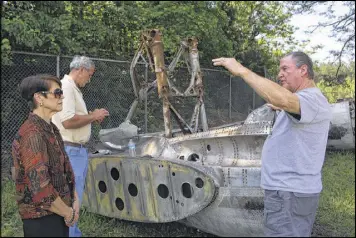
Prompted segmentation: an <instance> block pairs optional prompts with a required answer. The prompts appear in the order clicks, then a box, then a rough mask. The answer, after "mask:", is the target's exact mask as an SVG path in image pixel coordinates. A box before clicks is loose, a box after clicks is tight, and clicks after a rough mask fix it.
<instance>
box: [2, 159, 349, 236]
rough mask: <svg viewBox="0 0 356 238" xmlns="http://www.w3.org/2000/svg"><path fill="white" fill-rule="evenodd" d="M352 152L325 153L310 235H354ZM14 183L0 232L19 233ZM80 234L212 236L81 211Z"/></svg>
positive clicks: (7, 191) (5, 196)
mask: <svg viewBox="0 0 356 238" xmlns="http://www.w3.org/2000/svg"><path fill="white" fill-rule="evenodd" d="M354 157H355V153H340V152H339V153H336V152H334V153H328V154H327V156H326V160H325V164H324V167H323V187H324V188H323V191H322V193H321V198H320V202H319V209H318V213H317V217H316V221H315V225H314V229H313V233H312V236H314V237H315V236H327V237H330V236H331V237H355V158H354ZM14 193H15V188H14V184H13V182H11V181H2V186H1V196H2V199H1V207H2V209H1V217H2V219H1V236H7V237H18V236H23V232H22V222H21V220H20V217H19V215H18V212H17V205H16V203H15V201H14V198H13V195H14ZM79 227H80V229H81V230H82V233H83V236H84V237H89V236H90V237H95V236H101V237H113V236H115V237H117V236H121V237H152V236H153V237H165V236H170V237H185V236H188V237H212V236H213V235H211V234H207V233H204V232H201V231H199V230H197V229H194V228H190V227H187V226H184V225H182V224H180V223H177V222H171V223H164V224H144V223H137V222H129V221H122V220H117V219H111V218H107V217H104V216H100V215H95V214H93V213H90V212H87V211H85V210H84V209H83V210H82V211H81V217H80V222H79Z"/></svg>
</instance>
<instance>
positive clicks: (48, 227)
mask: <svg viewBox="0 0 356 238" xmlns="http://www.w3.org/2000/svg"><path fill="white" fill-rule="evenodd" d="M22 222H23V232H24V236H25V237H69V227H68V226H66V224H65V222H64V219H63V217H61V216H59V215H57V214H52V215H48V216H44V217H40V218H35V219H23V220H22Z"/></svg>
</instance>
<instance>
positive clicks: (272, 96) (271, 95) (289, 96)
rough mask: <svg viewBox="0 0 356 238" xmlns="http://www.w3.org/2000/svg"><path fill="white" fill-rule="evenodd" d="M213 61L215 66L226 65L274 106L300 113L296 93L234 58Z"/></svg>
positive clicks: (232, 72)
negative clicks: (258, 73)
mask: <svg viewBox="0 0 356 238" xmlns="http://www.w3.org/2000/svg"><path fill="white" fill-rule="evenodd" d="M213 63H214V66H224V67H225V68H226V69H227V70H229V71H230V73H231V74H233V75H235V76H239V77H241V78H242V79H243V80H244V81H245V82H246V83H247V84H248V85H250V87H251V88H253V89H254V90H255V91H256V93H257V94H258V95H259V96H260V97H262V98H263V99H264V100H265V101H266V102H268V103H270V104H272V105H273V106H274V107H277V108H280V109H282V110H285V111H287V112H291V113H295V114H298V115H300V103H299V98H298V96H297V95H296V94H294V93H292V92H290V91H288V90H287V89H285V88H283V87H282V86H280V85H278V84H277V83H275V82H273V81H271V80H269V79H266V78H264V77H261V76H259V75H257V74H255V73H254V72H252V71H251V70H249V69H247V68H245V67H244V66H242V65H241V64H240V63H238V62H237V61H236V60H235V59H234V58H218V59H213Z"/></svg>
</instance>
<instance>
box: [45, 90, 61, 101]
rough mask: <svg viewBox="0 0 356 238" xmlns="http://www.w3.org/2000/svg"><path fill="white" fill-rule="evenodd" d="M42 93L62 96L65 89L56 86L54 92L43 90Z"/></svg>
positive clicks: (56, 96)
mask: <svg viewBox="0 0 356 238" xmlns="http://www.w3.org/2000/svg"><path fill="white" fill-rule="evenodd" d="M40 93H42V94H53V95H54V97H55V98H58V99H59V98H61V97H62V95H63V90H62V89H60V88H56V89H55V90H54V91H53V92H50V91H42V92H40Z"/></svg>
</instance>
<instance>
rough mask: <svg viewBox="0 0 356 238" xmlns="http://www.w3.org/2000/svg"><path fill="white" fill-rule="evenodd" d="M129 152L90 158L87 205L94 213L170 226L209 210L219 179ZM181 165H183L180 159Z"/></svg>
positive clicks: (85, 197) (84, 199) (187, 167)
mask: <svg viewBox="0 0 356 238" xmlns="http://www.w3.org/2000/svg"><path fill="white" fill-rule="evenodd" d="M159 159H161V160H155V159H151V158H150V157H141V158H130V157H128V156H127V154H125V153H122V154H121V155H114V156H113V155H110V156H105V157H103V156H102V155H93V156H91V158H90V163H89V170H88V179H87V180H86V192H85V195H84V198H83V204H84V205H85V206H87V207H88V208H89V210H90V211H92V212H95V213H98V214H101V215H104V216H109V217H115V218H120V219H125V220H131V221H139V222H170V221H177V220H181V219H183V218H185V217H188V216H191V215H192V214H195V213H196V212H199V211H200V210H202V209H203V208H204V207H206V206H207V205H208V204H209V203H210V202H211V200H212V198H213V196H214V193H215V185H214V181H213V179H211V178H210V177H209V176H208V175H207V174H205V173H203V172H201V171H199V170H198V169H195V168H192V167H189V166H186V165H184V164H179V163H175V162H172V161H168V160H164V158H159ZM178 162H179V161H178Z"/></svg>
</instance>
